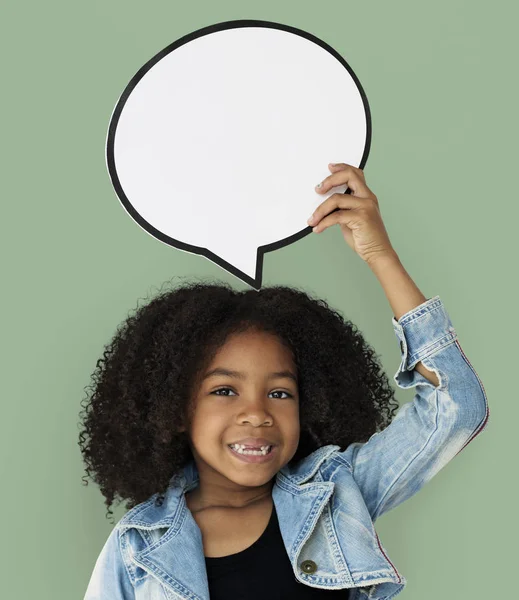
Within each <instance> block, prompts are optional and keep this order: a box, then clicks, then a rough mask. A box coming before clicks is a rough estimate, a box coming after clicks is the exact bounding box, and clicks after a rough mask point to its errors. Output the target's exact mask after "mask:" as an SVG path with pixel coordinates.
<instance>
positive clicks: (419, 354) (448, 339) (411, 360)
mask: <svg viewBox="0 0 519 600" xmlns="http://www.w3.org/2000/svg"><path fill="white" fill-rule="evenodd" d="M455 341H456V334H455V333H447V334H445V335H444V336H443V337H442V338H440V339H439V340H435V341H434V342H432V343H431V344H429V345H428V346H426V347H425V348H420V349H419V350H417V351H416V352H414V353H412V354H411V353H410V354H409V356H408V357H407V366H410V365H414V364H415V363H417V362H420V361H422V360H423V359H424V358H430V357H431V356H434V355H435V354H437V353H438V352H439V351H440V350H443V348H447V346H450V345H451V344H453V343H454V342H455ZM410 370H412V369H410Z"/></svg>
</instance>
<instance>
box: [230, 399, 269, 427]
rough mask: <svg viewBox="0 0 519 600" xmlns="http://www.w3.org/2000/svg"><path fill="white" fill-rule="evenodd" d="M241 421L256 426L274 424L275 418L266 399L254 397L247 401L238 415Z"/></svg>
mask: <svg viewBox="0 0 519 600" xmlns="http://www.w3.org/2000/svg"><path fill="white" fill-rule="evenodd" d="M238 419H239V421H240V423H250V424H251V425H253V426H254V427H258V426H260V425H265V424H272V422H273V418H272V415H271V414H270V412H269V411H268V409H267V406H266V399H263V398H252V399H249V400H248V401H246V402H245V404H244V406H243V408H242V410H241V411H240V413H239V415H238Z"/></svg>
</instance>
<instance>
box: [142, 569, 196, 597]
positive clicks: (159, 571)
mask: <svg viewBox="0 0 519 600" xmlns="http://www.w3.org/2000/svg"><path fill="white" fill-rule="evenodd" d="M139 562H141V561H139ZM142 562H143V564H145V565H146V566H147V567H148V568H149V569H150V571H151V572H152V573H153V575H155V576H159V577H162V578H163V579H164V580H165V581H167V582H168V584H169V585H170V586H171V587H172V588H173V589H174V590H175V591H178V592H179V593H182V594H186V597H187V598H189V599H190V600H202V599H201V598H200V596H197V595H196V594H193V592H191V591H190V590H188V589H187V588H186V587H184V586H183V585H182V584H181V583H178V581H176V580H175V579H173V578H172V577H171V576H170V575H169V573H166V571H164V570H163V569H161V568H160V567H158V566H157V565H155V564H153V563H152V562H151V561H150V560H148V559H143V560H142Z"/></svg>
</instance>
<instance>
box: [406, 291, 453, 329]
mask: <svg viewBox="0 0 519 600" xmlns="http://www.w3.org/2000/svg"><path fill="white" fill-rule="evenodd" d="M436 298H437V299H436ZM423 304H424V305H423V306H422V307H421V308H418V307H416V308H414V309H412V310H411V311H410V312H408V313H406V314H405V315H403V316H402V317H400V319H399V322H400V325H401V326H402V327H403V326H404V325H405V324H406V323H410V322H411V321H414V320H415V319H419V318H420V317H423V316H424V315H425V314H427V313H429V312H433V311H434V310H438V309H439V308H440V306H441V304H443V303H442V300H441V299H440V297H439V296H435V297H434V298H430V299H429V300H426V302H425V303H423Z"/></svg>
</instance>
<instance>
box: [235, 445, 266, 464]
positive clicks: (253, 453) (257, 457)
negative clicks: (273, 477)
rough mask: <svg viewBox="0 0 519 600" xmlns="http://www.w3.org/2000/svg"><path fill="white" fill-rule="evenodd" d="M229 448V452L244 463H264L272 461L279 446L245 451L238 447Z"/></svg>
mask: <svg viewBox="0 0 519 600" xmlns="http://www.w3.org/2000/svg"><path fill="white" fill-rule="evenodd" d="M227 448H229V451H230V452H231V454H233V456H235V457H236V458H238V459H239V460H241V461H243V462H248V463H264V462H268V461H270V460H272V456H273V454H275V450H276V448H277V446H267V447H265V446H264V447H263V449H262V450H243V449H242V448H241V447H239V446H238V448H237V447H236V446H234V445H233V446H231V445H228V446H227Z"/></svg>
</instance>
